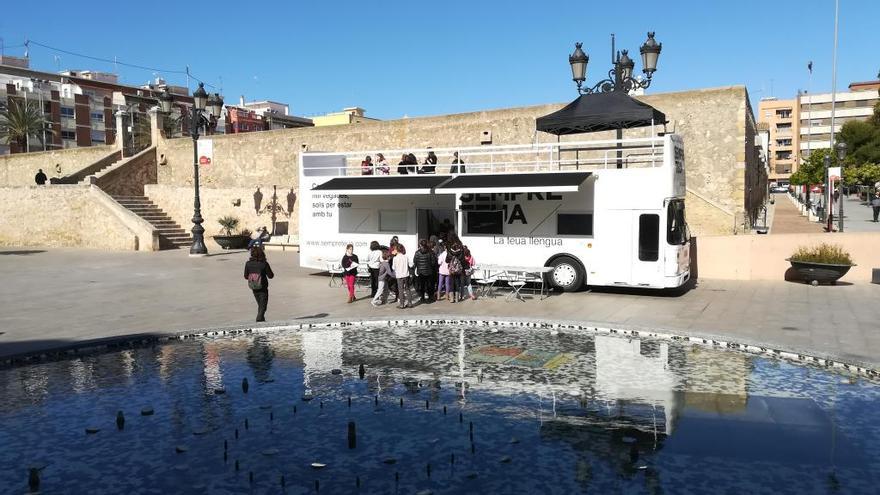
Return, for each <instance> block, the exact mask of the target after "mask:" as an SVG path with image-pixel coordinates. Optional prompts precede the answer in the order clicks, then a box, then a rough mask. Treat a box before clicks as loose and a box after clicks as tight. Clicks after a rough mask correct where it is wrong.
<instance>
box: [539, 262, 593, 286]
mask: <svg viewBox="0 0 880 495" xmlns="http://www.w3.org/2000/svg"><path fill="white" fill-rule="evenodd" d="M550 266H552V267H553V271H552V272H550V273H549V274H548V277H549V280H548V282H550V285H551V286H553V287H555V288H557V289H561V290H563V291H565V292H574V291H576V290H578V289H580V288H581V287H582V286H583V285H584V272H583V270H582V269H581V264H580V263H578V262H577V260H575V259H574V258H572V257H570V256H560V257H558V258H556V259H555V260H553V261H551V262H550Z"/></svg>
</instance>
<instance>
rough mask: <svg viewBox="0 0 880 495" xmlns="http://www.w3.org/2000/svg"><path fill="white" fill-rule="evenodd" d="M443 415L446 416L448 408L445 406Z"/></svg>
mask: <svg viewBox="0 0 880 495" xmlns="http://www.w3.org/2000/svg"><path fill="white" fill-rule="evenodd" d="M443 415H444V416H446V406H443Z"/></svg>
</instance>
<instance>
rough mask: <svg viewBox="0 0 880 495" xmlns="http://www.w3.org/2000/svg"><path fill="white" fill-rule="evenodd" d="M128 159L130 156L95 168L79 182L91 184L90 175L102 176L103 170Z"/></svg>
mask: <svg viewBox="0 0 880 495" xmlns="http://www.w3.org/2000/svg"><path fill="white" fill-rule="evenodd" d="M127 159H128V158H120V159H119V160H116V161H115V162H113V163H108V164H107V165H105V166H103V167H101V168H99V169H97V170H95V171H94V172H92V173H90V174H89V175H87V176H85V177H84V178H83V179H82V180H81V181H79V183H80V184H89V180H90V179H89V176H92V175H94V176H95V177H100V176H101V173H102V172H104V171H105V170H108V169H109V168H111V167H115V166H116V165H117V164H118V163H119V162H121V161H123V160H127ZM145 199H146V198H145Z"/></svg>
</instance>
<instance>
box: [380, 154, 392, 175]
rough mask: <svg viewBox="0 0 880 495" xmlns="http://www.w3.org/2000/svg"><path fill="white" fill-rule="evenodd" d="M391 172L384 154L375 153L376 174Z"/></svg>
mask: <svg viewBox="0 0 880 495" xmlns="http://www.w3.org/2000/svg"><path fill="white" fill-rule="evenodd" d="M390 173H391V167H389V166H388V162H387V161H385V155H383V154H382V153H376V175H388V174H390Z"/></svg>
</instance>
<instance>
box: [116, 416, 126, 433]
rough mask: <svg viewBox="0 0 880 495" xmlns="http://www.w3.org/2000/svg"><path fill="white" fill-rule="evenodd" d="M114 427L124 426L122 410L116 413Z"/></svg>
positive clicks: (121, 427)
mask: <svg viewBox="0 0 880 495" xmlns="http://www.w3.org/2000/svg"><path fill="white" fill-rule="evenodd" d="M116 427H117V428H119V429H120V430H123V429H124V428H125V415H124V414H122V411H118V412H117V413H116Z"/></svg>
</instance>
